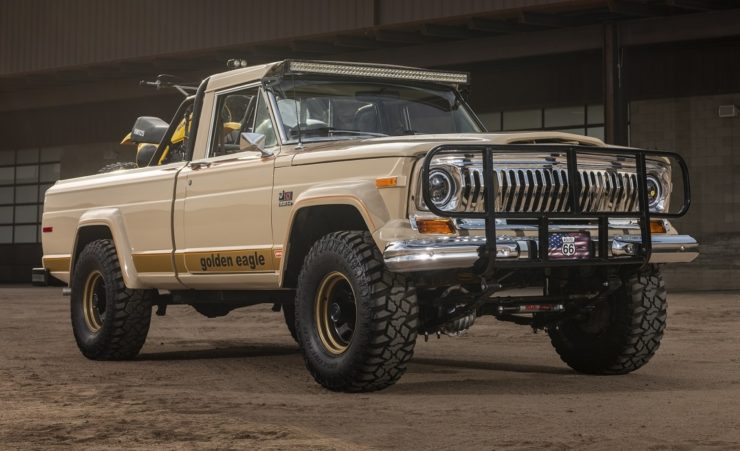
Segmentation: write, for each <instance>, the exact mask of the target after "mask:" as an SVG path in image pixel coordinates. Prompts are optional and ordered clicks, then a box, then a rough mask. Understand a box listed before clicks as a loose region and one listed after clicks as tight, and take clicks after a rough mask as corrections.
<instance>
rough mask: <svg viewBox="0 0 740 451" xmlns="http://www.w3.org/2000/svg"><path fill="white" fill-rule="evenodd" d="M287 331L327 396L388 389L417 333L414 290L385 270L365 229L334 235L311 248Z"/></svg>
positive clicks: (400, 371)
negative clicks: (290, 330)
mask: <svg viewBox="0 0 740 451" xmlns="http://www.w3.org/2000/svg"><path fill="white" fill-rule="evenodd" d="M297 293H298V294H297V297H296V305H295V309H296V311H295V320H296V322H295V327H296V332H297V335H298V338H299V343H300V344H301V348H302V351H303V357H304V360H305V362H306V366H307V367H308V370H309V371H310V372H311V374H312V375H313V377H314V379H316V381H317V382H318V383H319V384H321V385H323V386H324V387H326V388H328V389H330V390H334V391H346V392H364V391H373V390H380V389H383V388H386V387H388V386H390V385H392V384H394V383H395V382H396V381H397V380H398V379H399V378H400V377H401V376H402V375H403V373H404V372H405V371H406V363H407V362H408V360H409V359H410V358H411V356H412V355H413V352H414V345H415V343H416V334H417V328H418V317H419V313H418V306H417V302H416V290H415V288H414V286H413V285H412V284H411V282H410V281H409V280H408V279H406V278H405V277H403V276H401V275H398V274H393V273H390V272H388V271H387V270H386V269H385V267H384V265H383V260H382V257H381V255H380V253H379V252H378V250H377V247H376V246H375V243H374V242H373V240H372V237H371V236H370V234H369V233H367V232H335V233H330V234H328V235H325V236H324V237H322V238H321V239H319V240H318V241H317V242H316V243H315V244H314V245H313V247H312V248H311V250H310V251H309V253H308V255H307V256H306V259H305V261H304V263H303V269H302V270H301V273H300V276H299V278H298V290H297Z"/></svg>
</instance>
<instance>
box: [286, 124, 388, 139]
mask: <svg viewBox="0 0 740 451" xmlns="http://www.w3.org/2000/svg"><path fill="white" fill-rule="evenodd" d="M342 134H345V135H357V136H363V135H364V136H377V137H382V136H388V135H386V134H385V133H375V132H364V131H362V130H342V129H337V128H334V127H310V126H309V127H307V128H303V127H301V128H300V129H298V128H297V127H296V128H293V129H292V130H291V131H290V137H291V138H297V137H298V136H299V135H300V136H334V135H342Z"/></svg>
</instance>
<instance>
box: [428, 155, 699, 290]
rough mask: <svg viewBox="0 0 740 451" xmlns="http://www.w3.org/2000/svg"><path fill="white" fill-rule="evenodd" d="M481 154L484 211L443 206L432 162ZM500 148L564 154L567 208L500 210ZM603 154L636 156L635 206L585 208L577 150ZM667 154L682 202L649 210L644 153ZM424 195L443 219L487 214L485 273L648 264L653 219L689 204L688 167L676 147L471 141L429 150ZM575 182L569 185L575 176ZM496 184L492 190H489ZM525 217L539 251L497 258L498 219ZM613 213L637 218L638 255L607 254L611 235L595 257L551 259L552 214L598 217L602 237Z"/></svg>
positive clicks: (481, 265)
mask: <svg viewBox="0 0 740 451" xmlns="http://www.w3.org/2000/svg"><path fill="white" fill-rule="evenodd" d="M456 153H457V154H459V153H464V154H475V153H478V154H481V155H482V159H483V185H484V187H485V189H484V203H485V205H484V209H483V211H446V210H442V209H440V208H439V207H437V206H436V205H434V203H433V202H432V201H431V195H430V190H429V183H428V182H427V181H428V180H429V175H430V172H431V163H432V161H433V160H434V158H435V157H437V156H439V155H441V154H444V155H450V154H456ZM500 153H537V154H554V153H557V154H565V155H566V157H567V158H566V165H567V169H566V170H567V174H568V180H567V183H568V196H567V202H568V206H569V207H570V208H569V211H560V212H542V211H534V212H507V211H496V197H497V192H496V187H497V184H496V183H495V182H494V177H495V174H494V170H495V166H494V154H500ZM579 154H589V155H603V156H622V157H628V158H634V161H635V173H636V176H637V190H638V195H637V201H638V202H637V211H588V212H584V211H582V207H581V205H580V202H579V201H578V200H579V199H580V195H581V190H582V186H581V183H580V180H579V177H578V173H579V172H578V171H579V168H578V155H579ZM647 156H654V157H667V158H669V159H672V160H675V161H677V162H678V165H679V168H680V170H681V177H682V180H683V192H684V193H683V204H682V205H681V208H680V209H679V210H678V212H676V213H670V212H665V213H657V212H651V211H650V209H649V208H648V198H647V163H646V157H647ZM421 180H422V182H421V185H422V197H423V200H424V203H425V204H426V207H427V208H428V209H429V211H430V212H432V213H433V214H435V215H437V216H439V217H443V218H459V219H484V220H485V236H486V244H484V245H481V246H480V247H479V249H478V254H479V257H480V258H479V260H478V261H477V262H476V264H475V266H474V268H475V269H476V271H477V272H479V273H480V274H481V275H483V276H484V277H488V276H490V275H492V274H493V272H494V271H495V270H496V269H497V268H512V267H519V268H521V267H530V268H531V267H558V266H590V265H630V264H631V265H645V264H647V262H648V261H649V260H650V256H651V253H652V237H651V232H650V219H651V218H677V217H681V216H683V215H685V214H686V212H687V211H688V209H689V206H690V205H691V188H690V181H689V171H688V167H687V165H686V162H685V160H684V159H683V158H682V157H681V156H680V155H679V154H677V153H675V152H666V151H657V150H645V149H635V148H626V147H588V146H565V145H557V144H556V145H547V144H497V145H470V144H460V145H454V144H445V145H441V146H437V147H435V148H434V149H432V150H431V151H429V152H428V153H427V154H426V156H425V157H424V160H423V162H422V172H421ZM573 180H575V181H576V182H575V183H573V184H571V181H573ZM490 187H494V189H490ZM515 218H527V219H536V220H537V227H538V237H537V241H538V246H537V249H539V250H540V252H539V254H538V255H532V256H531V258H530V259H529V260H528V261H504V260H501V261H498V262H497V260H496V219H515ZM609 218H637V219H638V222H639V225H640V239H641V243H640V246H639V249H640V251H639V253H638V255H636V256H611V257H610V256H609V248H608V245H609V244H608V240H606V239H599V240H598V242H597V243H598V244H597V246H598V247H597V249H596V251H597V252H596V254H595V255H596V256H594V257H593V258H590V259H585V260H551V259H549V258H548V255H547V252H543V251H542V250H544V249H547V248H548V246H547V242H548V230H549V225H550V221H551V220H553V219H589V220H592V219H596V220H598V231H599V237H606V236H608V230H609Z"/></svg>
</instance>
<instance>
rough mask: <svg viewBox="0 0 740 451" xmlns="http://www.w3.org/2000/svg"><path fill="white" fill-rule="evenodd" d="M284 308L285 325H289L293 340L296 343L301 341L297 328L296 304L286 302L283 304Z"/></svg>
mask: <svg viewBox="0 0 740 451" xmlns="http://www.w3.org/2000/svg"><path fill="white" fill-rule="evenodd" d="M282 310H283V318H285V325H286V326H287V327H288V332H290V336H291V337H293V340H295V342H296V343H299V341H298V333H297V332H296V330H295V304H294V303H287V302H286V303H285V304H283V306H282Z"/></svg>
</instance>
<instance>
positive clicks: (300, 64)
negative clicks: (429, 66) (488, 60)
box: [288, 61, 469, 84]
mask: <svg viewBox="0 0 740 451" xmlns="http://www.w3.org/2000/svg"><path fill="white" fill-rule="evenodd" d="M288 70H289V71H291V72H303V73H314V74H329V75H345V76H351V77H377V78H392V79H396V80H416V81H430V82H437V83H450V84H467V83H468V82H469V76H468V74H467V73H465V72H441V71H433V70H425V69H414V68H405V67H400V66H382V65H369V64H347V63H334V62H325V61H290V63H289V66H288Z"/></svg>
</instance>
